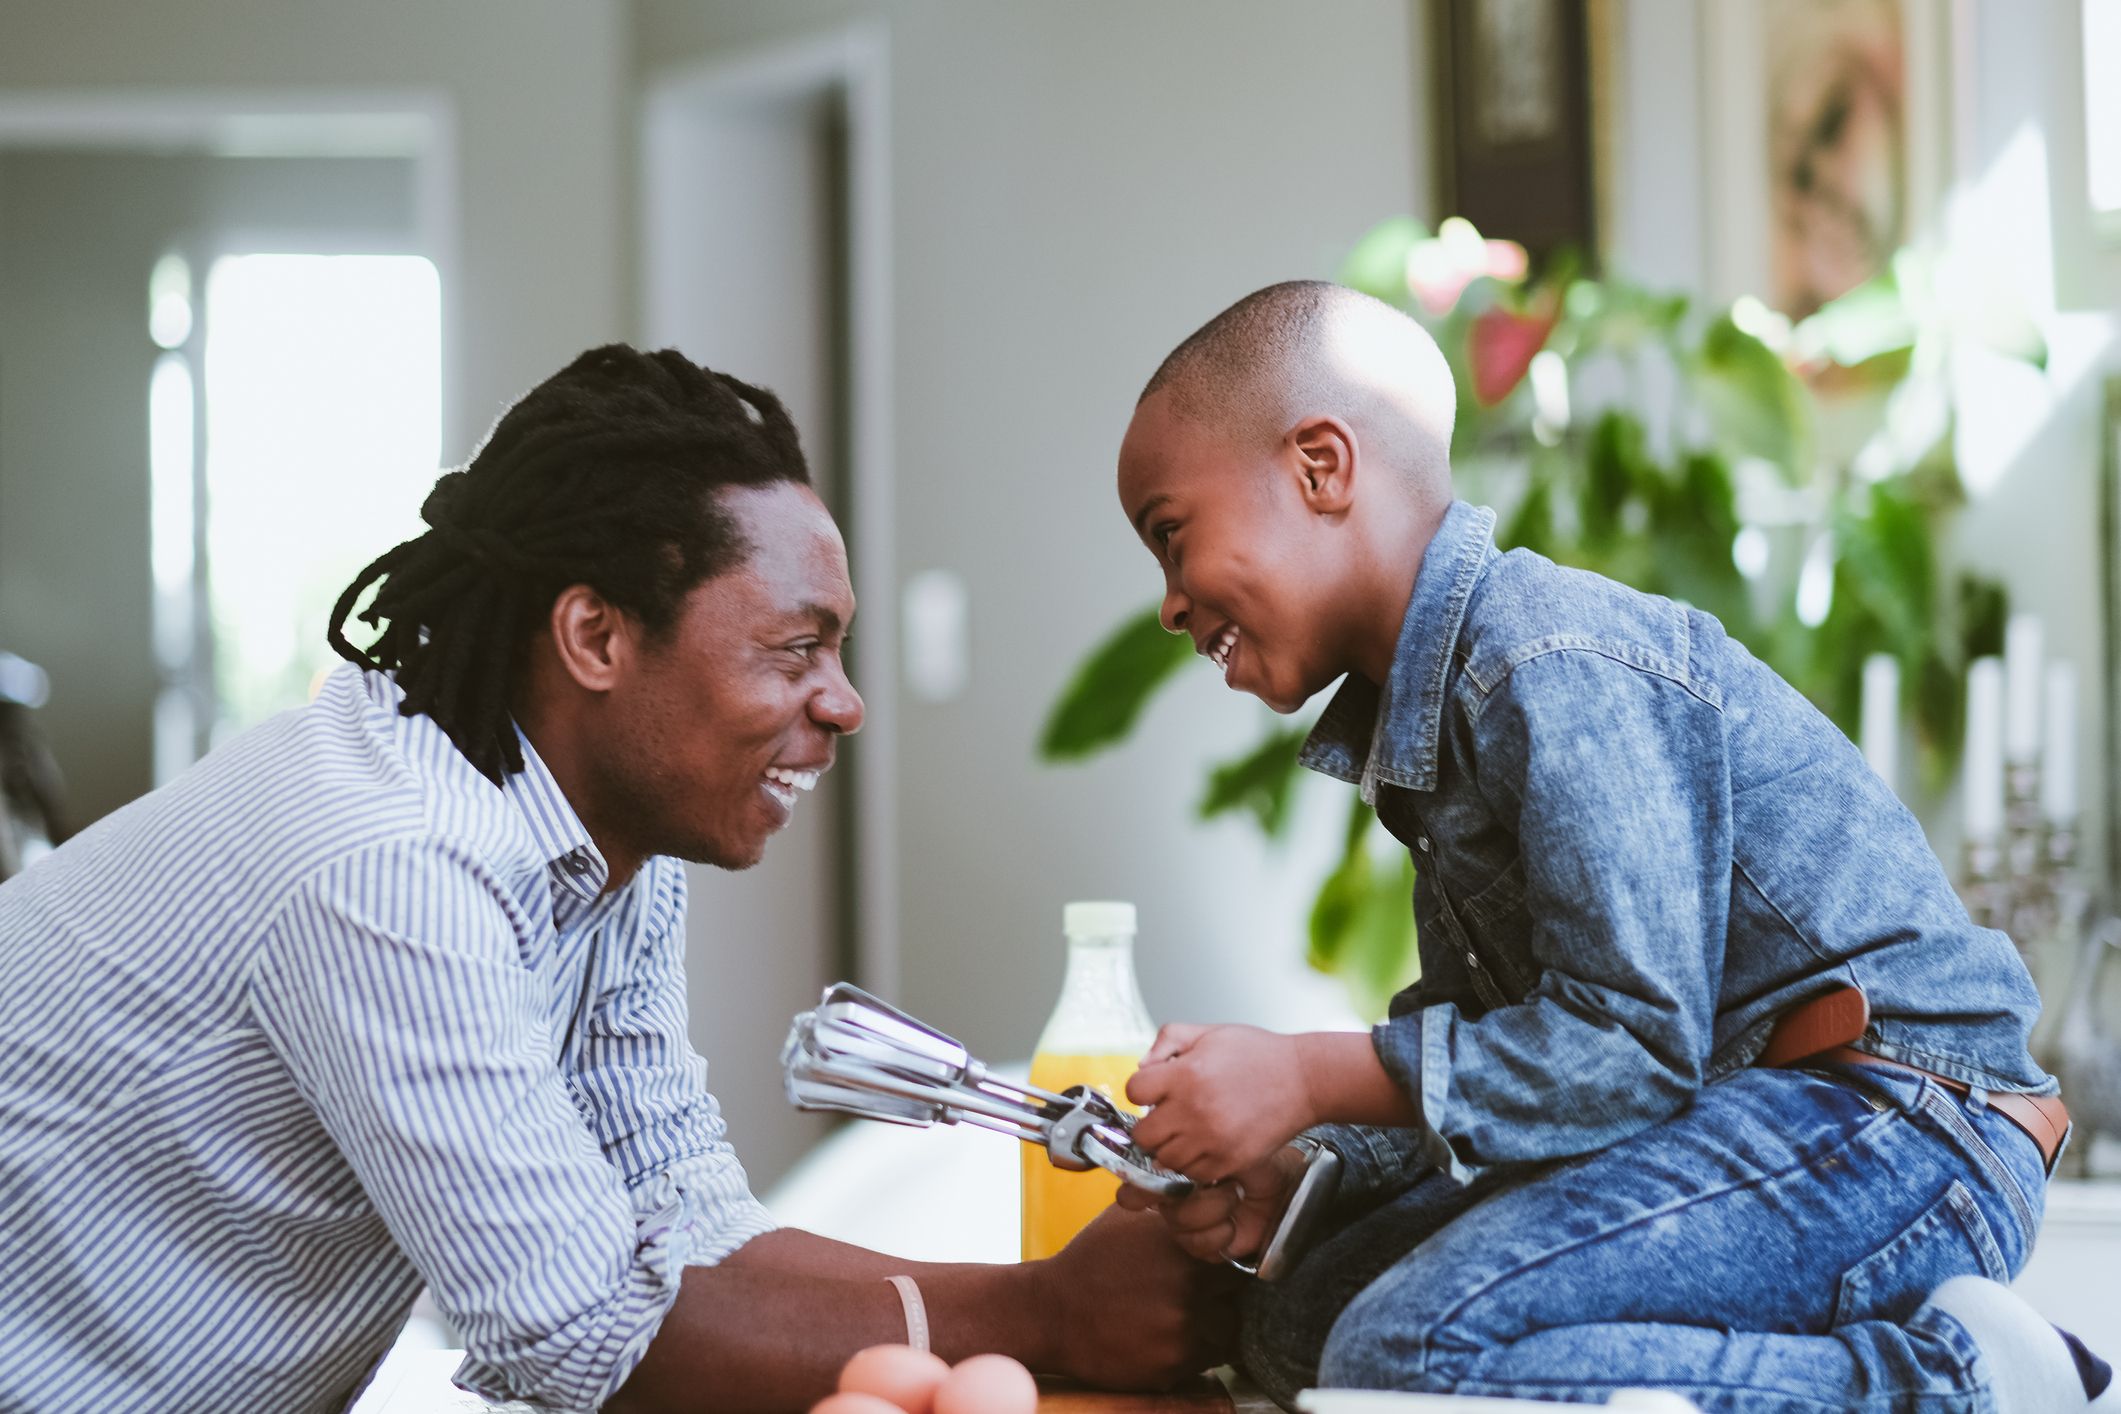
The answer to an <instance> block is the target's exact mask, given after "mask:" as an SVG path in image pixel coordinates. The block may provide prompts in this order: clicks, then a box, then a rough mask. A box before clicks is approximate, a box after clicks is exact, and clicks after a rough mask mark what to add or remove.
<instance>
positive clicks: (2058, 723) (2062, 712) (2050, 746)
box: [2040, 658, 2077, 825]
mask: <svg viewBox="0 0 2121 1414" xmlns="http://www.w3.org/2000/svg"><path fill="white" fill-rule="evenodd" d="M2045 739H2046V741H2047V750H2046V753H2045V754H2044V755H2043V756H2042V757H2041V759H2040V813H2041V814H2042V815H2043V816H2045V817H2046V818H2047V822H2048V823H2049V824H2050V825H2068V824H2073V823H2075V821H2076V818H2077V665H2076V664H2075V663H2072V662H2068V661H2066V660H2063V659H2059V658H2058V659H2057V660H2055V661H2054V662H2052V663H2049V664H2048V665H2047V729H2046V732H2045Z"/></svg>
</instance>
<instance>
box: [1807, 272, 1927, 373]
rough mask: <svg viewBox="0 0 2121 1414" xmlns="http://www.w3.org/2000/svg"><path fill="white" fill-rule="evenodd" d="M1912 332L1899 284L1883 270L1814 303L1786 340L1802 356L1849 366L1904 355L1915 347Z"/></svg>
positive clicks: (1913, 333) (1911, 320)
mask: <svg viewBox="0 0 2121 1414" xmlns="http://www.w3.org/2000/svg"><path fill="white" fill-rule="evenodd" d="M1915 333H1916V330H1915V321H1914V319H1913V318H1912V317H1911V316H1910V315H1909V314H1908V310H1907V304H1906V302H1905V301H1903V300H1902V299H1901V298H1900V282H1899V281H1898V280H1897V279H1895V278H1894V276H1893V273H1892V271H1890V270H1887V271H1886V272H1885V273H1884V274H1881V275H1879V276H1877V277H1875V278H1874V279H1870V280H1866V281H1865V282H1864V283H1862V284H1860V285H1858V286H1857V287H1856V288H1855V289H1853V290H1850V291H1849V292H1848V293H1847V294H1845V295H1842V296H1840V297H1839V298H1836V299H1831V300H1828V301H1827V302H1826V303H1825V304H1823V305H1821V306H1819V308H1818V309H1816V310H1814V311H1813V312H1812V313H1811V314H1810V315H1809V316H1808V317H1807V318H1805V319H1804V320H1803V321H1802V322H1801V323H1799V324H1798V325H1797V327H1796V328H1795V329H1793V330H1791V331H1790V342H1791V346H1792V347H1793V348H1795V349H1796V350H1797V353H1798V356H1799V357H1801V358H1805V359H1813V358H1827V359H1831V360H1832V361H1834V362H1835V363H1838V364H1840V365H1841V366H1842V367H1843V368H1854V367H1856V366H1858V365H1859V364H1864V363H1868V362H1870V361H1871V360H1872V359H1875V358H1881V357H1884V356H1886V355H1889V354H1905V353H1907V352H1908V351H1910V350H1912V349H1913V348H1914V346H1915Z"/></svg>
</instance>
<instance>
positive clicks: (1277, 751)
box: [1200, 728, 1309, 839]
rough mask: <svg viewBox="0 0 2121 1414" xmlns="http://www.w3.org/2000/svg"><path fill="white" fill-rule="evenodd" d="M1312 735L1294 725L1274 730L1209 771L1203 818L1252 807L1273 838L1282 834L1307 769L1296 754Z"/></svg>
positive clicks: (1263, 827) (1202, 808) (1201, 807)
mask: <svg viewBox="0 0 2121 1414" xmlns="http://www.w3.org/2000/svg"><path fill="white" fill-rule="evenodd" d="M1308 735H1309V733H1308V732H1306V731H1302V730H1299V729H1294V728H1284V729H1281V730H1277V731H1273V732H1270V733H1269V734H1268V735H1267V739H1266V740H1265V741H1263V742H1261V743H1260V744H1259V745H1258V746H1255V747H1253V748H1252V749H1251V750H1250V751H1248V752H1246V753H1245V754H1244V755H1242V756H1239V757H1237V758H1236V759H1234V760H1230V761H1225V762H1223V763H1222V764H1221V765H1220V766H1217V767H1215V768H1213V769H1212V770H1211V771H1209V773H1208V789H1207V790H1206V792H1204V793H1203V794H1202V796H1201V799H1200V818H1201V819H1203V820H1212V819H1214V818H1215V817H1216V816H1218V815H1224V814H1228V813H1229V812H1230V811H1233V810H1249V811H1251V812H1252V816H1253V818H1254V819H1256V820H1258V821H1259V828H1260V829H1262V830H1264V831H1265V832H1266V834H1267V837H1268V838H1269V839H1278V838H1280V837H1281V835H1282V833H1283V832H1284V831H1285V830H1286V829H1287V828H1288V824H1289V797H1290V795H1291V794H1292V793H1293V789H1294V787H1295V785H1296V780H1297V777H1298V776H1299V775H1300V774H1301V773H1302V771H1303V768H1302V767H1301V766H1299V765H1298V764H1297V761H1296V756H1297V753H1298V752H1299V751H1301V750H1302V749H1303V744H1304V738H1305V737H1306V736H1308Z"/></svg>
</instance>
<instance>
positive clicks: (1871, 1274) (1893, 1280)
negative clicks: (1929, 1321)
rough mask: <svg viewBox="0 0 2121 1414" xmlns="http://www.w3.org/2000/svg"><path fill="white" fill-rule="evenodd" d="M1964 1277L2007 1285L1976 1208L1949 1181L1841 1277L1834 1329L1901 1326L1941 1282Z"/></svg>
mask: <svg viewBox="0 0 2121 1414" xmlns="http://www.w3.org/2000/svg"><path fill="white" fill-rule="evenodd" d="M1969 1275H1972V1276H1984V1277H1987V1278H1988V1279H1989V1280H1990V1281H1999V1282H2007V1281H2009V1280H2010V1271H2009V1269H2008V1268H2007V1267H2006V1266H2005V1265H2004V1261H2003V1250H2002V1248H2000V1247H1999V1246H1997V1244H1996V1234H1995V1232H1994V1231H1993V1230H1992V1229H1991V1228H1990V1227H1989V1225H1988V1219H1987V1217H1985V1216H1983V1214H1982V1212H1981V1205H1980V1204H1978V1203H1976V1202H1975V1201H1974V1195H1973V1193H1972V1191H1971V1190H1969V1189H1968V1188H1967V1186H1966V1185H1965V1184H1964V1183H1962V1182H1960V1181H1958V1180H1957V1179H1954V1180H1953V1181H1952V1185H1951V1187H1949V1188H1947V1189H1945V1190H1944V1196H1943V1197H1941V1198H1939V1199H1938V1200H1937V1201H1936V1202H1935V1203H1932V1204H1931V1205H1930V1207H1929V1209H1928V1211H1926V1212H1924V1213H1923V1214H1922V1216H1921V1217H1919V1218H1916V1219H1915V1220H1914V1221H1913V1222H1911V1223H1909V1224H1908V1225H1907V1227H1906V1228H1905V1229H1903V1230H1902V1231H1901V1233H1900V1234H1899V1235H1898V1236H1897V1237H1895V1238H1894V1239H1893V1240H1892V1241H1890V1242H1888V1243H1886V1244H1885V1246H1883V1247H1881V1248H1879V1249H1878V1250H1877V1251H1876V1252H1873V1253H1872V1254H1871V1255H1870V1256H1868V1257H1865V1258H1864V1259H1863V1260H1862V1261H1860V1262H1858V1263H1857V1264H1856V1265H1855V1266H1853V1267H1850V1268H1849V1269H1848V1271H1847V1272H1845V1273H1843V1274H1842V1277H1841V1289H1840V1291H1839V1292H1838V1293H1837V1294H1836V1296H1835V1299H1834V1324H1835V1325H1837V1326H1843V1325H1847V1324H1849V1323H1850V1322H1851V1321H1904V1320H1906V1319H1907V1318H1908V1317H1909V1316H1911V1315H1913V1314H1914V1313H1915V1310H1916V1308H1917V1307H1919V1306H1921V1305H1922V1303H1923V1302H1924V1301H1925V1300H1926V1299H1928V1297H1929V1294H1930V1293H1931V1292H1932V1291H1934V1290H1936V1289H1937V1287H1939V1286H1940V1285H1942V1284H1943V1283H1944V1282H1946V1281H1947V1280H1949V1279H1950V1278H1952V1277H1956V1276H1969Z"/></svg>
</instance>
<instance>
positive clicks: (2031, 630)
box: [2003, 614, 2046, 766]
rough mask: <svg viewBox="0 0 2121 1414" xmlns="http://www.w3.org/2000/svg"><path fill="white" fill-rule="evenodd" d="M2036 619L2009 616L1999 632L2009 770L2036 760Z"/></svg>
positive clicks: (2040, 667) (2038, 662) (2041, 666)
mask: <svg viewBox="0 0 2121 1414" xmlns="http://www.w3.org/2000/svg"><path fill="white" fill-rule="evenodd" d="M2045 667H2046V664H2045V663H2044V662H2043V661H2042V660H2041V656H2040V616H2039V615H2038V614H2012V615H2011V617H2010V622H2009V623H2008V624H2006V625H2005V626H2004V630H2003V676H2004V680H2005V682H2006V683H2007V684H2008V693H2009V699H2008V711H2007V712H2006V714H2005V717H2004V729H2003V730H2004V736H2003V750H2004V756H2005V758H2006V759H2007V760H2009V761H2010V763H2011V764H2012V765H2013V766H2030V765H2032V764H2033V762H2035V761H2037V760H2038V759H2039V758H2040V674H2041V672H2042V671H2043V670H2044V669H2045Z"/></svg>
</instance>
